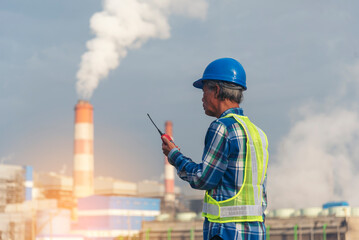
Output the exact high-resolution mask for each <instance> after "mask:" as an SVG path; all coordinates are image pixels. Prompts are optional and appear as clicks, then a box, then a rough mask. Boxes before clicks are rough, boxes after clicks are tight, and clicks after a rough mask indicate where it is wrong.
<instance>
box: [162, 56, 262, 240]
mask: <svg viewBox="0 0 359 240" xmlns="http://www.w3.org/2000/svg"><path fill="white" fill-rule="evenodd" d="M193 86H194V87H196V88H200V89H203V98H202V102H203V108H204V111H205V114H206V115H208V116H212V117H216V118H217V119H216V120H215V121H213V122H212V123H211V125H210V126H209V128H208V131H207V134H206V137H205V148H204V152H203V156H202V162H201V163H200V164H197V163H195V162H193V161H192V160H191V159H190V158H188V157H185V156H184V155H183V154H182V153H181V152H180V151H179V149H178V148H177V147H176V146H175V145H174V144H173V143H172V142H170V141H169V140H168V139H166V138H162V141H163V143H162V151H163V153H164V154H165V155H166V156H167V157H168V161H169V163H170V164H172V165H173V166H174V167H175V168H176V169H177V173H178V176H179V177H180V178H181V179H183V180H185V181H187V182H189V184H190V185H191V187H192V188H195V189H201V190H206V193H205V197H204V203H203V213H202V215H203V216H204V217H205V220H204V225H203V239H206V240H207V239H225V240H227V239H238V240H239V239H248V240H262V239H265V238H266V229H265V225H264V210H265V209H266V206H267V203H266V198H267V197H266V171H267V164H268V151H267V148H268V141H267V137H266V135H265V134H264V132H263V131H262V130H261V129H259V128H258V127H256V126H255V125H254V124H253V123H251V122H250V121H249V119H248V118H247V117H245V116H243V110H242V109H241V108H240V107H239V104H240V102H241V101H242V98H243V95H242V92H243V91H244V90H246V89H247V86H246V74H245V72H244V69H243V67H242V65H241V64H240V63H239V62H237V61H236V60H235V59H232V58H221V59H217V60H215V61H213V62H211V63H210V64H209V65H208V66H207V68H206V69H205V71H204V73H203V77H202V78H201V79H199V80H197V81H195V82H194V83H193Z"/></svg>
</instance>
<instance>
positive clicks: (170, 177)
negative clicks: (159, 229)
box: [165, 121, 175, 202]
mask: <svg viewBox="0 0 359 240" xmlns="http://www.w3.org/2000/svg"><path fill="white" fill-rule="evenodd" d="M165 132H166V134H167V135H169V136H170V137H171V138H173V136H172V122H171V121H166V123H165ZM165 201H166V202H174V201H175V173H174V168H173V167H172V165H171V164H170V163H169V162H168V159H167V157H165Z"/></svg>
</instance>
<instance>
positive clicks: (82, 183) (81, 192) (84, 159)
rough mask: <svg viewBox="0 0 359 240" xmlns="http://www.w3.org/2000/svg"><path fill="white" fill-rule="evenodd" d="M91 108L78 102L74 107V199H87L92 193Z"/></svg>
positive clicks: (84, 103)
mask: <svg viewBox="0 0 359 240" xmlns="http://www.w3.org/2000/svg"><path fill="white" fill-rule="evenodd" d="M93 132H94V131H93V107H92V105H91V104H90V103H89V102H88V101H83V100H79V101H78V103H77V104H76V106H75V136H74V137H75V139H74V140H75V141H74V171H73V179H74V189H73V193H74V197H75V198H80V197H87V196H90V195H93V193H94V187H93V186H94V183H93V182H94V180H93V172H94V157H93V135H94V134H93Z"/></svg>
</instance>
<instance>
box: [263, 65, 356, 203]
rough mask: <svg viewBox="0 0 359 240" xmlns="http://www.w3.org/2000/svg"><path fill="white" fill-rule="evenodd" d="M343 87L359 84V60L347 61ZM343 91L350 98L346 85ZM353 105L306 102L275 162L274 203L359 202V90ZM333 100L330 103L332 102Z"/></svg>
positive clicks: (272, 176) (271, 190) (272, 171)
mask: <svg viewBox="0 0 359 240" xmlns="http://www.w3.org/2000/svg"><path fill="white" fill-rule="evenodd" d="M345 69H346V72H345V76H344V78H345V80H344V81H342V85H343V86H341V87H342V89H348V87H347V86H348V85H351V86H352V85H353V84H354V85H355V86H356V87H358V86H359V74H358V73H359V63H357V64H354V65H352V66H350V67H346V68H345ZM340 94H342V95H340V96H339V97H338V99H340V98H346V91H341V93H340ZM352 97H353V99H351V100H352V102H353V104H349V106H348V107H343V106H338V105H336V104H335V103H334V102H333V101H332V99H331V100H328V101H326V102H325V103H324V104H311V105H310V106H306V107H303V108H301V109H300V110H299V111H298V112H299V113H298V116H296V117H297V119H298V120H297V121H296V122H295V124H294V125H293V127H292V129H291V130H290V132H289V133H288V135H287V136H285V137H284V138H283V140H282V142H281V144H280V147H279V149H278V152H277V154H276V156H277V159H276V160H277V162H276V164H273V165H272V166H270V169H269V178H268V189H269V190H268V195H269V202H270V207H271V208H272V209H274V208H283V207H295V208H299V207H313V206H321V205H322V204H323V203H325V202H328V201H339V200H345V201H348V202H349V203H350V204H351V205H355V206H359V193H358V191H357V189H359V174H358V173H359V148H358V146H359V110H358V108H356V107H355V106H356V105H357V104H356V102H357V100H358V93H356V95H354V96H352ZM329 102H330V104H328V103H329Z"/></svg>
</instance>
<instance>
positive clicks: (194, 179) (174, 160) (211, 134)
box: [162, 121, 229, 190]
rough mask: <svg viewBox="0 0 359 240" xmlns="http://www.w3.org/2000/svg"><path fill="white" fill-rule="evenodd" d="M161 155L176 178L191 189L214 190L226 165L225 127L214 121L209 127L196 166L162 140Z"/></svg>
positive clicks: (172, 145)
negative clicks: (173, 171) (176, 175)
mask: <svg viewBox="0 0 359 240" xmlns="http://www.w3.org/2000/svg"><path fill="white" fill-rule="evenodd" d="M162 141H163V143H162V150H163V153H164V154H165V155H166V156H167V157H168V161H169V163H170V164H172V165H173V166H174V167H175V168H176V169H177V174H178V176H179V177H180V178H181V179H183V180H185V181H187V182H189V184H190V185H191V186H192V188H195V189H202V190H209V189H213V188H215V187H216V186H217V185H218V183H219V181H220V180H221V178H222V176H223V174H224V172H225V170H226V169H227V165H228V159H227V158H228V153H229V139H228V132H227V129H226V127H225V126H224V125H223V124H222V123H220V122H219V121H214V122H213V123H212V124H211V126H210V127H209V129H208V131H207V134H206V140H205V149H204V152H203V156H202V163H200V164H197V163H195V162H193V161H192V160H191V159H190V158H188V157H186V156H184V155H183V154H182V153H181V152H180V151H179V150H178V149H177V148H176V146H175V145H174V144H172V143H171V142H169V141H168V140H167V139H164V138H163V139H162Z"/></svg>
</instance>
